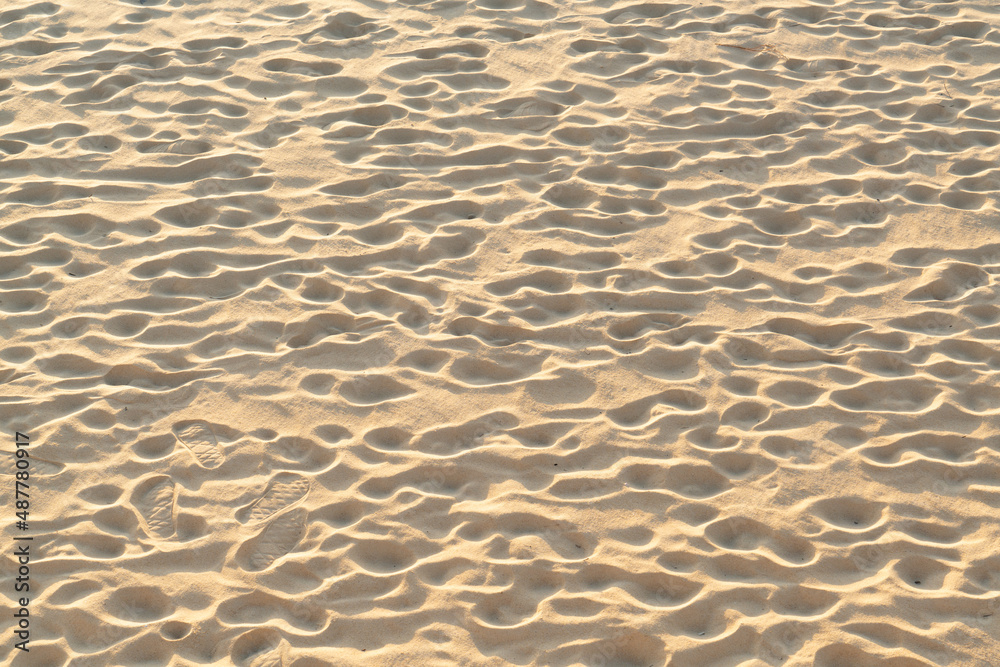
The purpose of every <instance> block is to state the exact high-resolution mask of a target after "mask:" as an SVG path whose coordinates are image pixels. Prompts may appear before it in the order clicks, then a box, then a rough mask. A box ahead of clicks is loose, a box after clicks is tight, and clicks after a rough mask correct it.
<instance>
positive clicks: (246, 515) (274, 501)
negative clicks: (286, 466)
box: [236, 472, 309, 523]
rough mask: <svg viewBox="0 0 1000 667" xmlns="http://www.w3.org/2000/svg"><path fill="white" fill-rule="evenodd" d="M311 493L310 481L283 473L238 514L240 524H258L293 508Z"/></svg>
mask: <svg viewBox="0 0 1000 667" xmlns="http://www.w3.org/2000/svg"><path fill="white" fill-rule="evenodd" d="M307 493H309V480H308V479H306V478H305V477H303V476H302V475H297V474H295V473H290V472H283V473H279V474H277V475H275V476H274V477H273V478H272V479H271V481H270V482H269V483H268V485H267V489H265V490H264V494H263V495H262V496H261V497H260V498H258V499H257V500H256V501H255V502H253V503H252V504H250V505H247V506H246V507H244V508H242V509H240V510H239V511H238V512H236V520H237V521H239V522H240V523H256V522H258V521H263V520H264V519H267V518H268V517H270V516H272V515H274V514H277V513H278V512H281V511H282V510H284V509H286V508H288V507H291V506H292V505H294V504H295V503H297V502H299V501H300V500H302V499H303V498H305V497H306V494H307Z"/></svg>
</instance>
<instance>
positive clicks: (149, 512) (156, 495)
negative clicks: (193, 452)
mask: <svg viewBox="0 0 1000 667" xmlns="http://www.w3.org/2000/svg"><path fill="white" fill-rule="evenodd" d="M132 504H133V505H134V506H135V508H136V509H137V510H139V515H140V516H141V517H142V519H143V521H144V522H145V524H146V529H147V530H148V532H149V534H150V535H152V536H153V537H158V538H160V539H165V538H168V537H170V536H171V535H173V534H174V530H175V525H174V483H173V482H172V481H170V478H169V477H166V476H164V475H157V476H156V477H151V478H149V479H147V480H146V481H145V482H143V483H141V484H140V485H139V486H137V487H136V489H135V492H134V493H133V494H132Z"/></svg>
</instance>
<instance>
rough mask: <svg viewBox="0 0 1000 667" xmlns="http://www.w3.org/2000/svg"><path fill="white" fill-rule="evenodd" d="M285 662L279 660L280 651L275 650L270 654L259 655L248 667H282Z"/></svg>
mask: <svg viewBox="0 0 1000 667" xmlns="http://www.w3.org/2000/svg"><path fill="white" fill-rule="evenodd" d="M284 664H285V661H284V660H282V658H281V651H280V650H278V649H275V650H273V651H271V652H270V653H265V654H263V655H259V656H257V657H256V658H254V659H253V662H251V663H250V665H249V667H282V666H283V665H284Z"/></svg>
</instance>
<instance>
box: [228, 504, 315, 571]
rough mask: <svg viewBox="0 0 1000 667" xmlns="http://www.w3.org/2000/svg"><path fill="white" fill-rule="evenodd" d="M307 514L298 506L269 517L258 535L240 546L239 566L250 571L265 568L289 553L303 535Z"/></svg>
mask: <svg viewBox="0 0 1000 667" xmlns="http://www.w3.org/2000/svg"><path fill="white" fill-rule="evenodd" d="M307 514H308V512H306V510H305V509H303V508H300V509H295V510H292V511H291V512H288V513H286V514H282V515H280V516H276V517H274V518H273V519H271V522H270V523H268V524H267V527H266V528H265V529H264V530H263V531H262V532H261V533H260V535H258V536H257V537H255V538H253V539H251V540H249V541H247V542H246V543H244V544H243V546H242V547H240V550H239V552H238V553H237V562H239V564H240V567H242V568H243V569H244V570H250V571H251V572H257V571H260V570H265V569H267V568H269V567H270V566H271V565H272V564H273V563H274V562H275V561H276V560H278V559H279V558H281V557H282V556H284V555H285V554H287V553H289V552H290V551H291V550H292V549H294V548H295V546H296V545H297V544H298V543H299V540H301V539H302V536H303V535H305V532H306V515H307Z"/></svg>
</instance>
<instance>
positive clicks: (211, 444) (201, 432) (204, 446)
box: [173, 420, 224, 468]
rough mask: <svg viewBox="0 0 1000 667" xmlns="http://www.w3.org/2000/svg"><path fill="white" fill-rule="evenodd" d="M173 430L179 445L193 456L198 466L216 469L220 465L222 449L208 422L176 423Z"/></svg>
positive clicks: (222, 459)
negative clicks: (179, 442)
mask: <svg viewBox="0 0 1000 667" xmlns="http://www.w3.org/2000/svg"><path fill="white" fill-rule="evenodd" d="M173 430H174V435H175V436H177V439H178V440H180V441H181V444H182V445H184V446H185V447H187V448H188V449H189V450H191V453H192V454H194V457H195V459H197V461H198V465H200V466H201V467H203V468H218V467H219V466H221V465H222V463H223V461H224V458H223V456H222V448H221V447H219V441H218V439H216V437H215V433H214V432H213V431H212V427H211V426H210V425H209V424H208V422H204V421H200V420H198V421H190V422H178V423H176V424H174V429H173Z"/></svg>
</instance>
